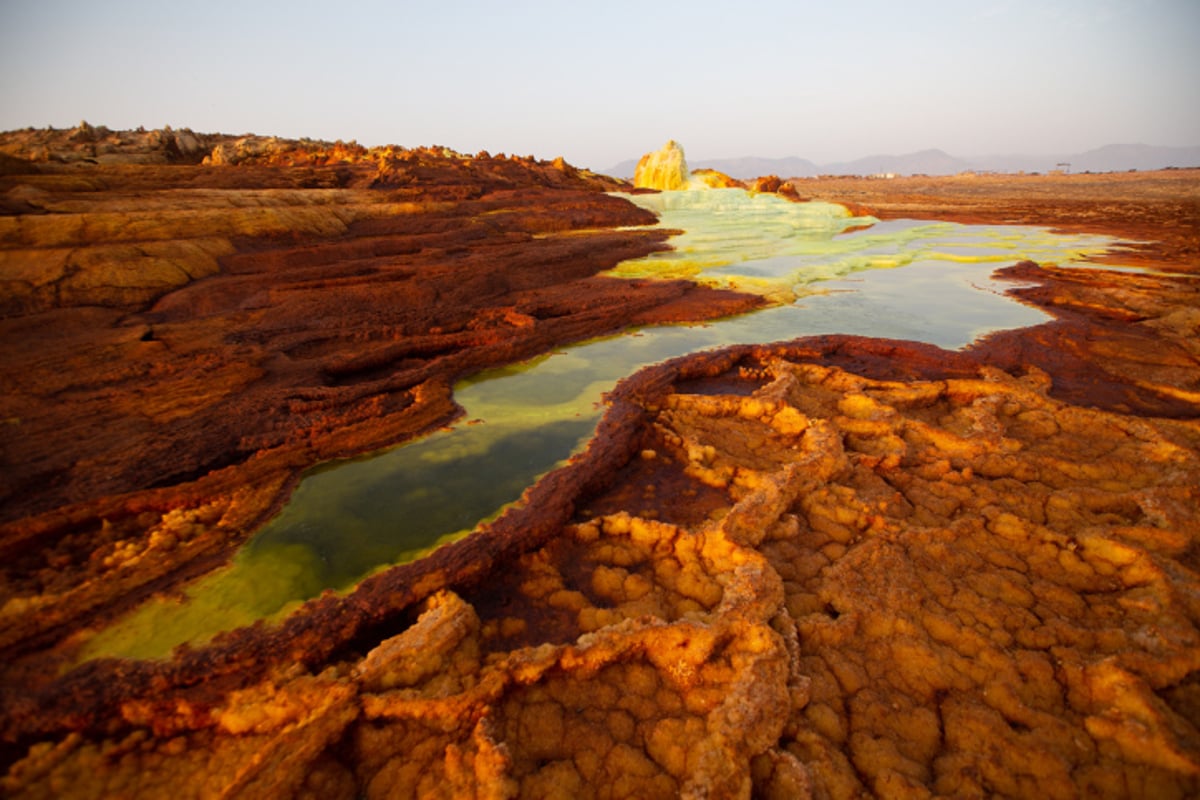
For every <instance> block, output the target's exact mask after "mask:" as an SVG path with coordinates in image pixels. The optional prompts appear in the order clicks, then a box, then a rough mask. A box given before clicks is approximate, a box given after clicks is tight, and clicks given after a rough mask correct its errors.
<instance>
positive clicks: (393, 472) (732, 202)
mask: <svg viewBox="0 0 1200 800" xmlns="http://www.w3.org/2000/svg"><path fill="white" fill-rule="evenodd" d="M633 199H634V200H635V201H636V202H639V203H641V204H643V205H646V206H648V207H650V208H652V209H653V210H655V211H656V212H657V213H659V215H660V225H662V226H663V227H665V228H674V229H683V230H685V231H686V233H684V234H682V235H681V236H678V237H676V238H675V239H673V240H672V243H673V244H674V245H675V247H676V249H675V250H674V251H672V252H668V253H658V254H654V255H652V256H650V257H647V258H644V259H638V260H634V261H629V262H626V263H624V264H622V265H620V266H619V267H618V268H617V269H616V270H614V271H613V274H618V275H627V276H643V277H648V276H668V277H681V276H682V277H688V278H690V279H692V280H697V281H701V282H705V283H710V284H713V285H718V286H734V287H736V288H739V289H742V290H743V291H754V292H758V293H760V294H763V295H765V296H767V297H769V298H771V299H773V300H774V301H776V302H777V303H778V304H777V305H775V306H772V307H769V308H766V309H763V310H760V311H756V312H752V313H749V314H744V315H741V316H737V317H730V318H728V319H724V320H719V321H715V322H710V323H707V324H700V325H673V326H661V327H654V328H644V329H641V330H637V331H630V332H628V333H625V334H622V335H618V336H612V337H607V338H604V339H598V340H594V341H590V342H584V343H581V344H578V345H574V346H571V347H566V348H563V349H562V350H561V351H560V352H556V353H554V354H552V355H548V356H543V357H540V358H538V359H535V360H532V361H530V362H527V363H524V364H518V365H513V366H508V367H503V368H499V369H494V370H489V371H487V372H484V373H481V374H479V375H477V376H475V377H473V378H471V379H469V380H466V381H463V382H462V383H460V384H459V385H457V386H456V387H455V399H456V400H457V401H458V402H459V404H460V405H462V406H463V408H464V409H465V410H466V414H465V415H464V417H463V418H462V420H463V421H462V422H460V423H459V424H457V425H455V426H454V427H453V428H451V429H449V430H445V431H440V432H437V433H434V434H432V435H431V436H428V437H426V438H424V439H421V440H419V441H416V442H412V443H410V444H407V445H403V446H400V447H396V448H393V449H391V450H388V451H386V452H383V453H379V454H376V455H372V456H369V457H365V458H361V459H355V460H351V461H344V462H337V463H332V464H327V465H324V466H322V467H319V468H317V469H315V470H313V471H312V472H311V473H309V474H308V475H307V476H306V477H305V478H304V480H303V481H302V482H301V483H300V485H299V486H298V487H297V489H296V491H295V493H294V495H293V497H292V498H291V500H290V501H289V503H288V505H287V506H286V507H285V508H284V509H283V511H282V512H280V514H279V515H278V516H277V517H276V518H275V519H273V520H272V521H271V522H269V523H268V524H267V525H266V526H265V527H264V528H263V529H262V530H261V531H260V532H258V533H257V534H256V535H255V536H254V537H253V538H252V539H251V540H250V542H248V543H247V544H246V546H245V547H244V548H242V550H241V551H240V552H239V553H238V554H237V556H236V557H235V558H234V560H233V563H232V564H231V565H230V566H229V567H227V568H225V569H222V570H219V571H217V572H215V573H213V574H210V575H208V576H206V577H204V578H201V579H199V580H198V581H196V582H195V583H194V584H192V585H191V586H190V587H189V588H187V589H186V591H185V595H186V599H185V600H184V601H183V602H179V601H177V600H167V599H153V600H150V601H148V602H146V603H144V604H143V605H142V606H141V607H139V608H137V609H135V610H134V611H133V612H131V613H130V614H129V615H128V616H126V617H125V618H124V619H122V620H119V621H118V622H116V623H115V624H113V625H112V626H110V627H108V628H107V629H105V630H103V631H101V632H99V633H97V634H96V635H95V636H93V637H92V638H91V639H90V640H88V641H87V642H86V644H85V646H84V654H83V657H84V658H94V657H98V656H107V655H114V656H127V657H134V658H156V657H163V656H165V655H168V654H169V653H170V650H171V648H173V647H174V646H176V645H178V644H181V643H183V642H192V643H200V642H203V641H205V640H206V639H208V638H210V637H211V636H212V635H214V634H215V633H217V632H219V631H222V630H228V629H231V628H235V627H238V626H241V625H246V624H250V623H251V622H254V621H255V620H258V619H263V618H273V617H279V616H282V615H284V614H286V613H288V612H289V611H291V610H293V609H294V608H295V607H296V606H297V605H298V604H299V603H301V602H303V601H304V600H306V599H308V598H311V597H314V596H316V595H317V594H319V593H320V592H322V591H324V590H326V589H334V590H344V589H348V588H350V587H352V586H354V585H355V584H356V583H357V582H358V581H360V580H362V579H363V578H364V577H366V576H367V575H369V574H371V573H372V572H374V571H377V570H379V569H381V568H385V567H387V566H390V565H392V564H396V563H402V562H404V561H407V560H411V559H413V558H416V557H419V556H420V555H421V554H423V553H426V552H428V551H429V550H431V549H432V548H434V547H436V546H438V545H440V544H442V543H445V542H447V541H451V540H453V539H455V538H458V537H460V536H462V535H465V534H466V533H469V532H470V531H471V529H473V528H474V527H475V526H476V525H477V524H478V523H479V522H481V521H484V520H487V519H489V518H492V517H494V516H496V515H497V514H499V513H500V512H501V511H503V509H504V508H505V507H506V506H507V505H509V504H511V503H513V502H516V501H518V500H519V498H520V496H521V493H522V492H523V491H524V489H525V488H526V487H528V486H530V485H531V484H533V483H534V482H535V481H536V480H537V478H538V477H539V476H541V475H543V474H545V473H547V472H549V471H550V470H552V469H553V468H555V467H556V466H557V465H559V464H561V463H562V462H563V461H564V460H565V459H566V458H568V457H569V456H570V454H571V453H572V452H574V451H575V450H577V449H579V448H580V447H582V446H583V445H584V444H586V441H587V439H588V437H589V436H590V435H591V433H592V431H593V430H594V428H595V424H596V422H597V420H598V419H599V416H600V414H601V413H602V410H603V409H602V407H601V398H602V393H603V392H604V391H606V390H608V389H610V388H611V387H612V386H613V385H614V384H615V383H616V382H617V381H618V380H619V379H620V378H622V377H624V376H626V375H629V374H631V373H633V372H634V371H636V370H637V369H639V368H641V367H643V366H646V365H649V364H654V363H657V362H659V361H662V360H665V359H668V358H672V357H675V356H679V355H684V354H687V353H691V352H696V351H699V350H703V349H707V348H711V347H718V346H724V345H731V344H742V343H755V342H771V341H780V340H786V339H793V338H797V337H801V336H809V335H816V334H824V333H850V334H861V335H865V336H880V337H888V338H897V339H911V340H917V341H924V342H929V343H932V344H936V345H940V346H942V347H946V348H957V347H962V346H963V345H966V344H968V343H970V342H971V341H973V340H974V339H976V338H978V337H979V336H981V335H983V334H985V333H987V332H990V331H995V330H1001V329H1006V328H1015V327H1023V326H1027V325H1032V324H1037V323H1039V322H1042V321H1044V320H1045V319H1047V317H1046V316H1045V315H1044V314H1042V313H1041V312H1040V311H1037V310H1036V309H1032V308H1029V307H1027V306H1024V305H1021V304H1019V303H1016V302H1015V301H1013V300H1011V299H1009V298H1007V297H1005V296H1004V295H1003V291H1004V289H1005V288H1007V287H1008V286H1011V284H1005V283H1002V282H999V281H996V280H994V279H992V278H991V277H990V275H991V272H992V271H993V270H994V269H995V268H996V267H998V266H1003V265H1006V264H1012V263H1015V262H1017V261H1019V260H1021V259H1025V258H1030V259H1033V260H1035V261H1039V262H1043V263H1049V262H1053V263H1058V264H1064V265H1065V264H1070V263H1075V262H1078V261H1080V260H1081V259H1083V258H1084V257H1086V256H1088V255H1091V254H1096V253H1099V252H1102V251H1104V250H1105V249H1106V248H1107V247H1108V246H1109V245H1110V244H1111V242H1112V240H1110V239H1108V238H1105V237H1098V236H1062V235H1057V234H1052V233H1049V232H1047V231H1045V230H1043V229H1040V228H1031V227H994V226H963V225H956V224H952V223H925V222H920V223H918V222H912V221H892V222H876V221H874V220H863V219H855V218H851V217H850V216H849V215H848V214H846V212H845V210H844V209H842V208H841V207H840V206H833V205H829V204H823V203H807V204H795V203H790V202H788V201H785V200H782V199H780V198H777V197H774V196H771V195H758V196H754V195H750V194H748V193H746V192H742V191H741V190H729V189H722V190H708V191H680V192H664V193H662V194H659V195H640V196H636V197H634V198H633ZM864 224H869V225H870V227H868V228H866V229H857V228H859V227H861V226H863V225H864ZM850 228H856V229H855V230H848V229H850ZM468 421H471V422H470V423H468Z"/></svg>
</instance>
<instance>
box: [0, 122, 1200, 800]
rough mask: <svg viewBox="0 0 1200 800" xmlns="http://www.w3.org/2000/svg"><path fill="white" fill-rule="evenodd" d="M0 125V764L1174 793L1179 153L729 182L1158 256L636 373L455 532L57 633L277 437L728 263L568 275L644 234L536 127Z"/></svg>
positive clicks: (470, 367) (1186, 434)
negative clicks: (383, 563)
mask: <svg viewBox="0 0 1200 800" xmlns="http://www.w3.org/2000/svg"><path fill="white" fill-rule="evenodd" d="M193 143H195V144H194V145H193ZM38 148H41V149H38ZM0 150H3V151H4V152H6V153H9V154H11V157H6V158H4V159H3V161H2V162H0V166H2V167H3V174H2V175H0V190H2V194H0V197H3V203H4V205H3V208H4V210H5V213H4V216H2V217H0V246H2V247H3V250H0V270H2V272H0V281H3V283H2V284H0V286H2V288H0V303H2V304H3V313H4V315H5V318H4V319H3V320H2V321H0V330H2V331H3V337H4V351H3V352H4V356H3V359H2V360H0V380H3V381H4V394H3V399H2V401H0V402H3V404H4V407H3V413H2V414H0V422H2V424H3V433H2V434H0V437H2V438H0V445H2V447H3V450H2V458H3V463H2V468H3V489H4V497H5V499H4V504H3V510H2V512H0V513H2V514H3V519H4V524H3V527H2V528H0V552H2V553H3V554H4V568H3V569H4V571H3V582H2V584H0V586H2V587H3V588H2V589H0V592H2V594H0V603H2V605H0V641H2V643H3V644H2V646H3V648H4V651H3V652H4V654H5V657H4V660H3V667H2V669H3V678H2V681H0V685H2V686H3V690H2V691H3V693H2V695H0V731H2V733H3V743H4V747H3V751H2V752H3V753H4V757H5V759H4V760H5V764H6V766H7V774H6V775H5V776H4V777H3V778H2V779H0V780H2V782H0V786H2V787H3V790H4V793H5V794H6V795H9V796H14V797H109V796H138V797H157V796H172V797H180V796H203V797H207V796H220V797H226V796H228V797H264V798H265V797H272V798H276V797H323V798H324V797H346V798H353V797H361V796H366V797H393V796H399V797H417V796H419V797H451V796H455V797H457V796H478V797H516V796H521V797H564V798H565V797H572V798H573V797H592V796H594V797H674V796H687V797H701V796H703V797H745V796H750V795H753V796H761V797H771V798H774V797H806V796H812V797H854V796H861V795H864V794H868V795H870V794H874V795H878V796H883V797H910V796H911V797H926V796H930V795H941V796H956V797H957V796H1014V797H1029V796H1045V797H1078V796H1097V797H1108V796H1111V797H1130V796H1153V797H1188V796H1196V794H1197V793H1198V792H1200V733H1198V732H1197V726H1198V725H1200V627H1198V623H1200V582H1198V580H1200V578H1198V572H1200V549H1198V540H1200V511H1198V510H1197V509H1198V508H1200V421H1198V420H1200V336H1198V334H1200V282H1198V281H1197V279H1196V278H1195V277H1194V276H1195V274H1196V272H1197V270H1198V269H1200V263H1198V260H1197V252H1198V249H1197V244H1198V241H1200V238H1198V228H1200V221H1198V220H1200V214H1198V208H1200V176H1198V175H1197V173H1196V172H1187V171H1180V172H1177V173H1156V174H1151V175H1144V176H1120V178H1119V179H1118V178H1115V177H1114V178H1111V181H1112V184H1111V185H1112V186H1119V187H1120V191H1119V196H1111V195H1104V194H1100V195H1098V194H1097V192H1098V191H1100V190H1099V188H1098V187H1100V186H1109V185H1110V184H1107V183H1103V182H1102V181H1103V180H1110V179H1108V178H1102V176H1058V177H1050V176H1038V178H1041V180H1038V179H1035V178H1034V177H1029V178H1020V179H1015V178H1014V179H1013V180H1011V181H1005V180H1003V179H1001V178H994V179H993V178H989V179H988V180H987V181H986V182H979V183H973V184H970V185H971V186H972V187H973V188H972V189H971V195H970V201H969V205H970V208H969V209H966V208H965V206H966V205H967V201H966V200H963V199H962V197H961V185H960V184H958V183H955V181H954V179H948V180H945V181H940V182H939V181H932V180H930V181H926V182H925V183H923V184H921V187H922V188H921V189H920V192H919V193H918V194H919V195H920V198H921V199H920V202H916V201H913V200H912V199H911V198H912V197H913V196H916V195H915V194H913V192H915V191H916V190H915V189H913V187H912V186H907V185H906V184H902V183H892V182H886V183H885V182H868V181H858V182H853V181H849V180H840V181H815V182H812V185H811V186H810V185H807V184H806V182H803V181H793V182H786V183H785V182H779V181H766V182H764V183H763V185H762V186H760V187H758V188H759V189H760V190H768V191H781V187H782V186H784V185H786V186H788V187H791V189H788V190H787V191H781V193H784V194H792V193H795V194H797V195H804V196H820V197H822V199H828V200H834V201H838V200H844V201H845V202H847V203H858V204H861V205H863V206H866V207H868V208H870V209H871V211H872V212H873V213H874V214H876V215H887V214H889V213H892V215H894V216H915V217H935V218H936V217H947V218H960V219H961V218H966V217H970V218H971V219H972V220H975V221H988V222H996V221H1004V220H1008V219H1009V218H1010V217H1020V219H1019V220H1017V219H1014V220H1013V221H1021V222H1024V223H1029V222H1034V223H1041V224H1053V225H1055V226H1058V227H1061V228H1063V229H1065V230H1089V231H1106V232H1109V233H1113V234H1116V235H1120V236H1123V237H1132V238H1137V239H1138V240H1139V241H1140V242H1141V243H1140V244H1137V245H1136V246H1134V245H1131V247H1136V253H1137V255H1138V258H1140V259H1141V260H1142V263H1145V264H1147V265H1150V266H1153V267H1155V268H1156V271H1155V272H1145V273H1127V272H1126V273H1117V272H1112V271H1101V270H1095V269H1085V268H1074V269H1070V270H1066V269H1058V268H1054V267H1050V266H1039V265H1036V264H1032V263H1023V264H1020V265H1017V266H1015V267H1012V268H1010V269H1009V270H1008V271H1009V272H1010V273H1012V274H1013V275H1015V276H1018V277H1020V278H1021V279H1022V281H1023V283H1022V285H1023V286H1024V287H1025V288H1022V289H1020V290H1019V293H1020V295H1021V296H1022V297H1023V299H1025V300H1026V301H1027V302H1030V303H1034V304H1037V305H1039V306H1040V307H1042V308H1045V309H1046V310H1048V311H1049V312H1050V313H1051V314H1053V315H1054V316H1055V320H1054V321H1052V322H1049V323H1046V324H1044V325H1040V326H1037V327H1035V328H1031V329H1026V330H1021V331H1012V332H1008V333H1003V334H995V335H993V336H991V337H989V338H987V339H985V340H983V341H981V342H979V343H977V344H976V345H974V346H972V347H970V348H967V349H966V350H964V351H960V352H948V351H943V350H939V349H938V348H935V347H932V346H927V345H918V344H913V343H905V342H896V341H884V340H875V339H863V338H856V337H840V336H830V337H820V338H814V339H808V340H798V341H795V342H791V343H787V344H782V345H773V346H746V347H739V348H731V349H727V350H724V351H720V352H716V353H706V354H703V355H700V356H692V357H688V358H684V359H678V360H676V361H672V362H668V363H666V364H662V365H659V366H656V367H652V368H649V369H647V370H643V371H641V372H639V373H637V374H636V375H634V376H631V377H630V378H628V379H626V380H625V381H623V382H622V383H621V384H620V385H619V386H618V388H617V389H616V390H615V391H614V392H612V393H611V395H610V398H609V408H608V411H607V413H606V415H605V417H604V419H603V420H602V422H601V423H600V426H599V429H598V431H597V434H596V436H595V437H594V438H593V440H592V441H591V443H590V444H589V446H588V448H587V449H586V451H584V452H583V453H581V454H580V455H578V456H577V457H575V458H574V459H573V460H572V461H571V462H570V463H569V464H567V465H566V466H564V467H562V468H560V469H558V470H556V471H555V472H553V473H551V474H550V475H548V476H547V477H545V478H544V479H543V480H541V481H539V482H538V483H537V484H536V485H535V486H534V487H532V488H531V489H530V490H529V491H528V492H527V493H526V496H525V498H524V502H523V503H521V504H519V505H517V506H514V507H513V508H511V509H510V510H509V511H507V512H506V513H505V514H504V515H502V516H500V517H499V518H498V519H496V520H495V521H493V522H491V523H488V524H486V525H483V526H481V527H480V529H479V530H478V531H477V532H476V534H475V535H473V536H471V537H468V538H466V539H462V540H460V541H458V542H455V543H454V544H451V545H447V546H444V547H442V548H440V549H439V550H437V551H435V552H434V553H433V555H432V556H430V557H428V558H426V559H422V560H420V561H416V562H412V563H410V564H405V565H402V566H398V567H393V568H391V569H388V570H385V571H383V572H380V573H378V574H375V575H373V576H372V577H370V578H368V579H367V580H365V581H363V582H362V583H360V584H359V585H358V586H357V587H356V588H355V589H354V590H352V591H350V592H348V593H346V594H344V595H334V594H327V595H324V596H322V597H320V598H317V599H315V600H312V601H309V602H308V603H306V604H305V605H304V606H302V607H301V608H300V609H299V610H297V611H296V612H294V613H292V614H291V615H290V616H289V617H287V618H286V619H285V620H284V621H282V622H281V623H278V624H274V625H265V624H260V625H257V626H254V627H252V628H247V629H242V630H238V631H233V632H229V633H226V634H222V635H220V636H218V637H217V638H216V639H215V640H214V641H213V642H212V643H211V644H209V645H207V646H204V647H196V648H181V649H179V650H177V651H176V653H175V655H174V657H173V658H171V659H166V660H160V661H124V660H117V659H102V660H96V661H91V662H87V663H85V664H83V665H82V666H78V667H75V668H73V669H66V668H65V665H68V664H70V663H71V660H72V658H73V657H74V654H73V652H72V650H71V645H70V641H71V637H70V634H71V633H72V632H75V631H77V630H80V629H82V628H85V627H93V628H94V627H99V626H102V625H103V624H104V623H105V622H106V621H108V620H111V619H112V618H113V617H114V616H115V615H116V614H117V613H118V612H120V611H121V610H123V609H125V608H128V607H129V606H131V605H132V604H134V603H136V602H138V601H139V600H141V599H142V598H145V597H147V596H148V595H150V594H151V593H154V592H171V591H174V590H176V588H177V587H178V586H180V585H181V584H182V583H183V582H184V581H185V580H186V579H188V578H190V577H192V576H195V575H197V574H200V573H202V572H204V571H207V570H209V569H212V568H213V567H214V566H216V565H219V564H221V563H223V562H224V561H225V560H227V559H228V557H229V556H230V554H231V553H232V552H233V550H234V549H235V548H236V547H237V545H238V544H240V543H241V542H243V541H245V539H246V537H247V535H248V534H249V533H250V532H251V531H252V530H253V529H254V528H255V527H256V526H257V525H258V524H259V523H260V522H261V521H262V520H263V519H264V518H265V517H266V516H267V515H269V514H270V513H271V511H272V510H273V509H275V508H277V507H278V506H279V504H280V503H281V502H282V499H283V498H284V496H285V495H286V493H287V491H288V489H289V487H290V486H291V485H293V484H294V481H295V479H296V477H297V475H298V474H299V473H300V471H301V470H303V469H304V468H306V467H308V466H311V465H313V464H315V463H317V462H319V461H322V460H326V459H329V458H332V457H335V456H340V455H347V454H354V453H362V452H365V451H367V450H370V449H375V448H378V447H381V446H384V445H387V444H390V443H394V442H398V441H402V440H404V439H406V438H411V437H413V436H416V435H418V434H420V433H421V432H423V431H427V430H429V429H431V428H433V427H436V426H438V425H441V424H444V423H445V422H447V421H448V420H449V419H451V418H452V417H453V416H454V414H455V406H454V404H453V399H452V397H451V394H450V385H451V382H452V381H453V380H454V379H455V378H456V377H459V376H462V375H464V374H467V373H469V372H471V371H474V370H478V369H480V368H481V367H483V366H485V365H490V364H500V363H507V362H510V361H514V360H517V359H520V358H524V357H527V356H529V355H532V354H534V353H538V352H543V351H545V350H547V349H549V348H552V347H554V346H555V345H556V344H558V343H561V342H565V341H569V340H577V339H581V338H585V337H589V336H593V335H596V334H599V333H602V332H605V331H610V330H613V329H616V328H619V327H623V326H627V325H630V324H636V323H640V322H649V321H660V320H668V319H698V318H703V317H706V316H715V315H721V314H728V313H732V312H735V311H739V310H743V309H746V308H749V307H751V306H753V305H754V304H755V302H756V301H755V300H753V299H750V298H746V297H744V296H740V295H734V294H731V293H722V292H717V291H714V290H706V289H701V288H696V287H694V286H691V285H689V284H681V283H654V282H638V281H635V282H629V281H619V280H615V279H611V278H601V277H596V276H595V273H596V272H598V271H600V270H603V269H605V268H607V267H609V266H612V265H613V264H614V263H616V262H617V261H619V260H621V259H625V258H629V257H632V256H635V255H638V254H643V253H646V252H649V251H651V250H653V249H655V248H660V247H663V246H665V245H664V234H663V233H662V232H659V231H657V230H654V231H650V230H644V229H643V230H638V229H636V226H639V225H643V224H645V223H647V222H649V221H651V220H650V219H648V217H647V215H646V214H645V213H644V212H642V211H639V210H637V209H636V208H634V207H633V206H631V205H630V204H628V203H626V202H625V201H623V200H622V199H620V198H619V197H614V196H611V195H608V194H605V193H604V192H607V191H611V190H618V191H619V190H621V189H623V188H626V187H624V186H622V185H621V184H618V183H616V182H613V181H611V180H609V179H606V178H602V177H600V176H596V175H592V174H589V173H586V172H582V171H579V170H575V169H574V168H572V167H570V166H569V165H566V164H564V163H562V162H561V161H560V162H554V163H549V162H539V161H535V160H532V159H512V158H505V157H491V156H487V155H486V154H480V155H479V156H474V157H466V156H461V155H458V154H454V153H450V152H447V151H442V150H440V149H439V150H433V149H419V150H401V149H398V148H391V149H387V150H366V149H365V148H359V147H358V146H356V145H353V144H351V145H344V144H342V145H329V144H326V143H317V142H281V141H278V140H262V139H257V138H251V139H242V140H240V141H239V140H234V139H232V138H230V137H223V138H222V137H204V136H201V135H197V134H192V133H191V132H172V131H157V132H149V133H145V132H143V133H132V132H124V133H120V134H118V133H112V132H107V131H104V130H103V129H99V128H90V127H87V128H85V127H83V126H81V127H80V128H78V129H76V130H74V131H63V132H49V133H47V132H44V131H39V132H33V131H26V132H17V133H14V134H7V135H5V138H4V139H3V140H0ZM81 154H82V155H81ZM55 158H57V161H56V160H54V159H55ZM122 158H124V160H122ZM205 158H206V159H207V161H208V163H207V164H204V165H202V164H199V163H198V162H200V161H201V160H203V159H205ZM88 159H90V160H93V161H96V162H98V163H96V164H88V163H87V160H88ZM81 160H82V162H83V163H70V162H80V161H81ZM130 161H137V162H139V163H137V164H131V163H129V162H130ZM905 187H907V188H905ZM901 189H903V191H901ZM1018 208H1020V209H1025V211H1023V212H1021V213H1020V214H1018V213H1016V212H1015V211H1014V209H1018ZM1043 212H1045V213H1044V214H1043ZM628 226H633V228H634V229H627V227H628ZM1131 226H1133V227H1131ZM1158 230H1161V231H1162V234H1161V235H1160V236H1157V237H1154V236H1150V235H1149V234H1151V233H1154V232H1155V231H1158ZM1135 233H1136V234H1137V235H1136V236H1134V234H1135Z"/></svg>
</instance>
